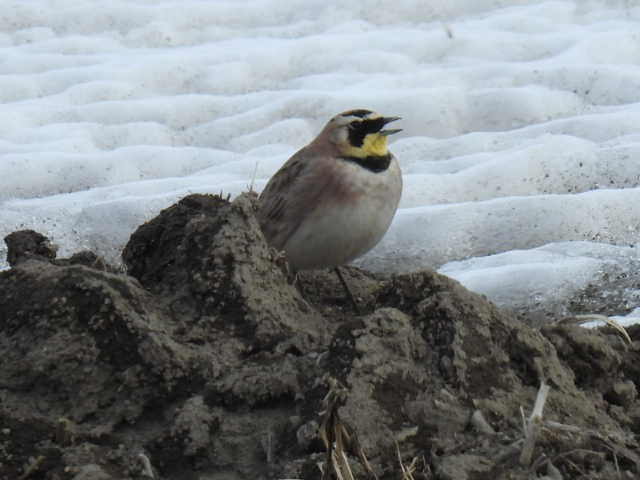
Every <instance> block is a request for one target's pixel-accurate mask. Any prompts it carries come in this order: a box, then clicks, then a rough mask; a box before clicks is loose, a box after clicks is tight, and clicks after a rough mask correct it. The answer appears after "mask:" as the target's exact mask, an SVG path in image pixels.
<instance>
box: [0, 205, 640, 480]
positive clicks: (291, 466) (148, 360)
mask: <svg viewBox="0 0 640 480" xmlns="http://www.w3.org/2000/svg"><path fill="white" fill-rule="evenodd" d="M254 210H255V198H254V197H253V196H251V195H242V196H240V197H238V198H237V199H236V200H235V201H234V202H233V203H229V202H227V201H225V200H224V199H222V198H219V197H213V196H200V195H194V196H190V197H187V198H185V199H183V200H182V201H181V202H179V203H178V204H176V205H174V206H172V207H170V208H168V209H167V210H165V211H163V212H162V213H161V214H160V215H159V216H158V217H157V218H156V219H154V220H152V221H151V222H149V223H147V224H145V225H143V226H141V227H140V228H139V229H138V231H137V232H136V233H135V234H134V235H133V236H132V237H131V240H130V242H129V244H128V245H127V247H126V249H125V251H124V253H123V259H124V262H125V264H126V265H127V271H128V273H129V275H125V274H123V273H118V272H115V271H113V269H110V268H109V267H108V265H105V264H104V262H102V261H101V260H100V259H99V258H98V257H96V256H95V255H93V254H91V253H90V252H82V253H80V254H77V255H75V256H74V257H72V258H70V259H62V260H56V259H55V251H54V250H53V248H52V247H51V245H49V243H48V240H47V239H46V238H45V237H43V236H41V235H39V234H37V233H35V232H16V233H14V234H11V235H10V236H9V237H7V245H8V247H9V261H10V262H11V264H12V269H11V270H8V271H5V272H1V273H0V359H1V360H0V479H3V480H4V479H11V480H14V479H34V480H35V479H59V480H62V479H74V480H89V479H91V480H94V479H95V480H102V479H126V478H132V479H138V478H151V476H153V477H154V478H156V479H203V480H204V479H212V480H233V479H246V478H256V479H257V478H265V479H266V478H274V479H283V478H300V479H305V480H311V479H318V478H320V477H321V471H320V469H319V467H318V465H323V467H324V461H325V456H326V454H325V451H326V450H325V446H324V444H323V442H322V441H321V439H320V436H319V434H318V427H319V426H321V425H323V422H324V421H325V420H326V416H327V412H326V411H323V410H324V409H325V408H326V405H325V404H324V403H323V399H324V398H325V396H326V395H327V393H328V390H329V385H331V384H332V382H333V380H336V381H337V382H338V384H339V385H342V386H343V387H344V389H345V390H344V392H345V396H344V397H343V398H342V403H341V406H340V408H339V409H338V410H337V412H338V414H339V416H340V418H341V420H342V422H344V424H346V425H348V426H350V427H351V428H352V429H353V431H355V432H356V433H357V436H358V438H359V441H360V445H361V446H362V449H363V450H364V453H365V454H366V456H367V457H368V459H369V462H370V463H371V466H372V467H373V470H374V472H375V473H376V474H377V475H378V476H379V477H380V478H382V479H386V478H394V479H398V478H402V471H401V470H402V467H401V464H400V462H399V460H398V451H399V452H400V456H401V458H402V463H403V465H404V466H405V467H408V466H409V465H410V464H411V463H412V461H413V460H414V459H415V461H414V463H413V466H414V467H415V468H414V471H413V474H412V475H413V478H415V479H416V480H419V479H451V480H465V479H468V480H481V479H491V480H495V479H523V480H524V479H530V478H541V479H542V478H549V479H600V478H601V479H634V478H640V454H639V453H638V447H639V440H640V400H639V399H638V394H637V390H638V388H640V327H633V328H630V329H629V334H630V335H631V337H632V339H633V344H632V345H628V344H626V343H625V342H624V340H623V339H622V337H621V336H620V335H619V334H616V333H613V332H611V331H609V330H602V331H595V330H585V329H581V328H580V327H576V326H571V325H551V326H545V327H543V328H542V329H533V328H530V327H528V326H527V325H525V324H524V323H522V322H520V321H519V320H517V319H516V318H514V317H512V316H510V315H507V314H505V313H503V312H501V311H500V310H498V309H497V308H496V307H495V306H493V305H492V304H491V303H490V302H488V301H486V300H485V299H484V298H482V297H481V296H479V295H476V294H473V293H471V292H469V291H467V290H465V289H464V288H463V287H461V286H460V285H459V284H458V283H456V282H454V281H452V280H450V279H448V278H446V277H443V276H441V275H438V274H436V273H435V272H432V271H422V272H417V273H411V274H405V275H393V276H380V275H375V276H374V275H373V274H370V273H368V272H366V271H363V270H359V269H355V268H347V269H345V273H346V276H347V280H348V282H349V284H350V285H351V286H352V289H353V290H354V291H355V292H356V294H357V296H358V297H359V302H360V309H361V310H362V312H361V314H356V312H355V311H354V308H353V307H352V306H351V304H350V303H349V302H348V301H347V300H346V299H345V296H344V292H343V291H342V289H341V287H340V284H339V283H338V280H337V278H336V277H335V275H333V274H330V273H328V272H315V273H307V274H304V275H301V277H300V278H299V279H298V283H297V285H292V284H291V283H290V282H289V281H288V280H287V272H286V263H285V262H284V260H283V259H282V258H281V257H279V256H278V255H277V254H276V252H274V251H273V250H271V249H269V248H268V247H267V246H266V244H265V242H264V239H263V237H262V234H261V232H260V229H259V227H258V224H257V223H256V220H255V218H254ZM301 291H302V292H304V293H303V294H301V293H300V292H301ZM542 380H544V381H545V382H546V383H547V384H548V385H549V386H550V388H551V390H550V394H549V397H548V401H547V403H546V406H545V410H544V417H543V425H542V428H541V430H540V433H539V436H538V438H537V441H536V443H535V449H534V452H533V456H532V459H531V461H530V462H523V461H521V459H520V454H521V450H522V440H523V427H522V415H521V409H523V410H524V414H525V416H528V415H529V414H530V412H531V409H532V407H533V403H534V400H535V398H536V393H537V391H538V388H539V385H540V382H541V381H542ZM483 419H484V420H483ZM549 422H557V423H555V424H554V423H549ZM558 423H560V424H563V425H564V426H559V425H558ZM352 443H353V442H352ZM396 445H397V448H398V450H397V449H396ZM355 453H356V452H355V447H354V448H352V450H351V451H350V452H349V455H350V460H351V467H352V469H353V472H354V474H355V476H356V478H358V479H360V478H366V477H367V476H368V474H367V472H366V470H365V469H364V468H362V467H361V466H360V465H359V463H358V457H357V455H355ZM141 454H142V455H141ZM147 460H148V462H147Z"/></svg>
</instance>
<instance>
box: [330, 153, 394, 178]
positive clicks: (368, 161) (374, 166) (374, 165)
mask: <svg viewBox="0 0 640 480" xmlns="http://www.w3.org/2000/svg"><path fill="white" fill-rule="evenodd" d="M340 158H341V159H342V160H347V161H348V162H355V163H357V164H358V165H360V166H361V167H363V168H366V169H367V170H370V171H372V172H373V173H380V172H384V171H385V170H386V169H387V168H389V164H390V163H391V154H390V153H388V154H386V155H370V156H368V157H364V158H359V157H340Z"/></svg>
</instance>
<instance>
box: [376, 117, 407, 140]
mask: <svg viewBox="0 0 640 480" xmlns="http://www.w3.org/2000/svg"><path fill="white" fill-rule="evenodd" d="M400 119H401V117H384V118H383V120H384V125H386V124H388V123H391V122H395V121H396V120H400ZM401 131H402V129H401V128H392V129H389V130H386V129H385V130H380V131H379V132H378V133H379V134H380V135H384V136H389V135H393V134H394V133H398V132H401Z"/></svg>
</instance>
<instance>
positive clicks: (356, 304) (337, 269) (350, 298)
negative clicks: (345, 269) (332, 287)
mask: <svg viewBox="0 0 640 480" xmlns="http://www.w3.org/2000/svg"><path fill="white" fill-rule="evenodd" d="M334 271H335V272H336V275H338V278H339V279H340V283H341V284H342V286H343V287H344V289H345V291H346V292H347V297H349V300H351V303H352V304H353V308H355V310H356V312H357V313H358V314H359V315H360V314H361V313H362V311H361V310H360V306H359V305H358V302H356V297H355V296H354V295H353V292H352V291H351V289H350V288H349V285H348V284H347V282H346V280H345V279H344V277H343V276H342V272H341V271H340V267H336V268H334Z"/></svg>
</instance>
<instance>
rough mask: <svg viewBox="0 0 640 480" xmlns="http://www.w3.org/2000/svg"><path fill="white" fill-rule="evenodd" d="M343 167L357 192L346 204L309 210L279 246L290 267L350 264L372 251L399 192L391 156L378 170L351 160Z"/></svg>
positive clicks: (325, 204) (399, 180)
mask: <svg viewBox="0 0 640 480" xmlns="http://www.w3.org/2000/svg"><path fill="white" fill-rule="evenodd" d="M345 169H346V170H345V178H354V184H356V185H357V188H356V189H357V190H358V192H359V194H358V195H355V196H354V199H353V200H352V201H349V202H348V203H335V202H331V201H329V200H327V201H326V202H323V203H322V204H321V205H319V206H318V207H317V208H316V209H315V210H314V211H313V212H309V213H310V215H309V216H308V217H307V218H305V220H303V222H302V224H301V225H300V227H299V228H298V229H297V231H296V232H295V233H294V234H293V235H292V236H291V238H290V239H289V240H288V241H287V243H286V244H285V246H284V251H285V253H286V255H287V258H288V260H289V263H290V264H291V266H292V267H293V268H294V269H295V270H307V269H314V268H331V267H336V266H339V265H344V264H346V263H349V262H351V261H352V260H354V259H356V258H358V257H359V256H361V255H363V254H365V253H366V252H368V251H369V250H371V249H372V248H373V247H374V246H375V245H376V244H377V243H378V242H379V241H380V239H382V237H383V236H384V234H385V233H386V231H387V229H388V228H389V225H390V224H391V220H392V219H393V216H394V215H395V212H396V209H397V208H398V202H399V201H400V194H401V192H402V178H401V174H400V168H399V167H398V164H397V162H396V160H395V159H394V160H393V161H392V163H391V165H390V166H389V168H388V169H387V170H385V171H384V172H380V173H373V172H370V171H368V170H365V169H363V168H362V167H361V166H359V165H356V164H350V163H345Z"/></svg>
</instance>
